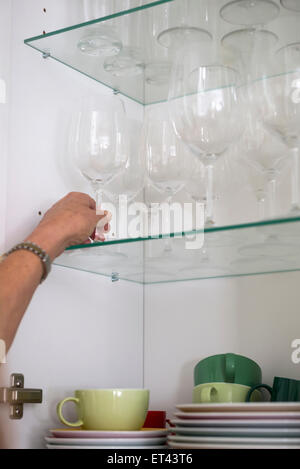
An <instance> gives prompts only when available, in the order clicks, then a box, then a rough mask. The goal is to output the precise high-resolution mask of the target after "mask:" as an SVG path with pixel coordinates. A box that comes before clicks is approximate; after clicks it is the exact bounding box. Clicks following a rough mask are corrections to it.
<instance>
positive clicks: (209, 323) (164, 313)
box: [145, 272, 300, 416]
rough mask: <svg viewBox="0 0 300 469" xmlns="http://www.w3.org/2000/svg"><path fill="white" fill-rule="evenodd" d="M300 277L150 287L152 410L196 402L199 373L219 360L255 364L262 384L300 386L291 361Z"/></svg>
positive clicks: (298, 331)
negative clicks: (286, 381)
mask: <svg viewBox="0 0 300 469" xmlns="http://www.w3.org/2000/svg"><path fill="white" fill-rule="evenodd" d="M299 284H300V273H299V272H295V273H292V274H274V275H265V276H261V275H258V276H256V277H243V278H237V279H219V280H202V281H199V282H197V281H196V282H186V283H185V282H183V283H177V284H175V286H176V287H175V288H174V284H166V285H161V286H159V285H152V286H147V287H146V291H145V331H146V335H145V350H146V353H145V357H146V359H145V386H148V387H150V389H151V406H152V408H153V409H154V408H157V409H167V410H168V413H169V416H172V414H173V412H174V406H175V405H176V404H183V403H189V402H192V389H193V369H194V366H195V365H196V364H197V362H198V361H200V360H202V359H203V358H205V357H207V356H210V355H215V354H218V353H230V352H232V353H238V354H242V355H245V356H247V357H249V358H252V359H254V360H255V361H257V362H258V363H259V365H260V366H261V368H262V372H263V381H264V382H265V383H267V384H270V385H271V384H272V381H273V378H274V376H282V377H287V378H295V379H300V365H299V364H298V365H297V364H294V363H293V362H292V359H291V355H292V351H293V350H294V349H292V348H291V344H292V341H293V340H295V339H300V312H299V310H300V308H299V304H300V291H299Z"/></svg>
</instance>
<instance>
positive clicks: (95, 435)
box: [45, 428, 167, 449]
mask: <svg viewBox="0 0 300 469" xmlns="http://www.w3.org/2000/svg"><path fill="white" fill-rule="evenodd" d="M50 433H51V435H52V436H51V437H46V438H45V440H46V447H47V448H48V449H162V448H166V441H167V430H166V429H165V428H161V429H160V428H158V429H151V428H149V429H146V428H145V429H144V428H143V429H142V430H140V431H92V430H77V429H76V430H68V429H59V430H50Z"/></svg>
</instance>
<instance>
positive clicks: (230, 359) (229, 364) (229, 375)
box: [225, 353, 235, 383]
mask: <svg viewBox="0 0 300 469" xmlns="http://www.w3.org/2000/svg"><path fill="white" fill-rule="evenodd" d="M225 378H226V383H234V379H235V355H234V354H233V353H227V354H226V356H225Z"/></svg>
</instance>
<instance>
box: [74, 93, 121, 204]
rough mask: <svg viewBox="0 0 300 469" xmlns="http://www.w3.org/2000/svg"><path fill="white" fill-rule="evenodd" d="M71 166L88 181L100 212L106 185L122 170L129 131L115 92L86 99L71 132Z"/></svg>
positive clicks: (75, 117) (76, 116) (75, 118)
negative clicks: (72, 164)
mask: <svg viewBox="0 0 300 469" xmlns="http://www.w3.org/2000/svg"><path fill="white" fill-rule="evenodd" d="M70 140H71V150H72V158H73V163H74V165H75V166H76V167H77V168H78V169H79V171H80V173H81V175H82V176H83V177H84V178H85V179H86V180H87V181H89V183H90V184H91V186H92V188H93V190H94V193H95V197H96V210H97V212H98V213H99V212H101V205H102V196H103V191H104V188H105V186H106V185H107V184H108V183H109V182H111V181H112V180H113V179H114V178H115V177H116V176H118V175H119V174H120V172H121V171H123V170H124V168H125V165H126V162H127V159H128V134H127V125H126V119H125V109H124V105H123V102H122V101H121V100H120V99H119V98H118V97H117V96H114V95H111V96H92V97H89V98H88V99H85V100H84V102H83V104H82V106H81V109H80V111H78V112H77V113H76V115H75V116H74V118H73V125H72V129H71V134H70Z"/></svg>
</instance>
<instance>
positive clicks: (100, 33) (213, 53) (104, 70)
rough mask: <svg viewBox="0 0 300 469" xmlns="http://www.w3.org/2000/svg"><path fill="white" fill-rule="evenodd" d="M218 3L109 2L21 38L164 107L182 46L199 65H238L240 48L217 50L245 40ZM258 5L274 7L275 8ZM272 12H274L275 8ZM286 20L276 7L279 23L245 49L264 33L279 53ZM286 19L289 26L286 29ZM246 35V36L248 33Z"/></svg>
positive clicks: (139, 98) (116, 88) (294, 27)
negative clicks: (192, 50) (74, 20)
mask: <svg viewBox="0 0 300 469" xmlns="http://www.w3.org/2000/svg"><path fill="white" fill-rule="evenodd" d="M225 3H226V0H214V1H213V0H177V1H175V0H156V1H154V0H126V1H125V0H115V2H114V5H115V9H114V10H109V15H107V14H105V16H103V14H102V17H98V16H97V17H95V14H97V15H98V14H99V13H94V14H93V15H90V14H89V15H84V14H83V15H82V18H85V19H87V18H89V21H86V22H84V23H83V22H82V23H80V24H76V25H73V26H70V27H68V28H64V29H60V30H57V31H52V32H50V33H47V34H44V35H41V36H36V37H32V38H29V39H25V44H27V45H28V46H30V47H32V48H33V49H36V50H37V51H39V52H41V53H43V54H44V57H51V58H53V59H55V60H57V61H58V62H61V63H63V64H65V65H67V66H69V67H71V68H72V69H74V70H77V71H79V72H80V73H82V74H84V75H86V76H88V77H90V78H92V79H94V80H96V81H98V82H100V83H102V84H104V85H106V86H108V87H110V88H111V89H113V90H114V91H118V92H120V93H121V94H123V95H125V96H127V97H129V98H131V99H133V100H135V101H136V102H138V103H140V104H144V105H146V104H153V103H158V102H163V101H166V100H167V99H168V92H169V81H170V70H171V68H172V64H173V63H174V59H175V57H176V54H177V52H178V49H179V47H182V45H183V44H184V45H188V46H190V44H194V43H197V45H199V54H202V57H203V61H204V62H207V61H209V63H217V62H219V59H220V57H222V60H223V61H224V62H225V65H227V66H234V65H235V66H236V65H237V62H239V60H240V57H239V54H238V56H237V57H235V54H232V52H240V47H238V48H237V49H234V50H233V51H232V50H231V52H230V51H228V47H227V49H226V48H225V47H224V44H222V38H224V37H225V38H227V41H226V42H228V40H229V39H228V38H231V40H230V41H229V42H232V40H233V38H235V37H237V36H240V35H243V36H244V32H243V31H235V30H236V29H237V27H236V26H232V25H230V24H229V23H228V22H227V21H225V19H224V18H223V17H222V15H221V14H220V8H221V7H222V5H224V4H225ZM233 3H234V4H235V3H236V2H233ZM249 3H251V2H249ZM252 3H253V4H254V3H255V5H256V4H259V5H260V4H261V3H263V2H262V1H260V2H252ZM252 3H251V5H252ZM111 4H112V5H113V3H111ZM264 4H266V5H267V6H273V7H274V2H270V1H265V2H264ZM275 7H276V13H278V11H277V10H279V7H278V5H275ZM124 8H125V10H124ZM101 11H102V10H101ZM221 11H222V10H221ZM293 15H294V14H293V12H292V11H289V10H286V9H284V8H281V11H280V16H279V18H278V19H277V20H276V22H272V24H270V25H268V31H267V32H263V33H262V32H259V33H257V34H255V35H253V34H251V31H252V30H250V36H251V37H250V36H249V34H248V35H247V34H246V39H245V38H244V39H245V41H244V42H246V43H247V44H246V46H247V47H248V46H251V48H252V49H253V50H252V52H253V51H256V50H257V49H258V50H261V46H260V42H261V41H262V39H263V40H265V39H266V38H265V36H266V34H268V35H269V36H270V38H271V39H273V41H274V38H275V42H276V39H277V37H278V48H279V47H280V46H283V45H284V44H285V43H286V39H285V36H286V33H289V34H291V35H292V36H295V37H296V36H297V34H298V30H297V25H296V23H295V24H294V22H293ZM91 16H92V17H91ZM287 17H288V21H291V24H290V23H288V25H287V23H286V20H287ZM247 19H249V18H247ZM246 23H247V22H246ZM273 23H274V24H273ZM247 24H248V23H247ZM251 24H252V23H251ZM269 26H270V27H269ZM184 31H185V33H184V34H183V32H184ZM245 31H246V33H247V31H248V33H249V29H248V30H245ZM255 31H256V29H255ZM170 37H171V39H170ZM163 38H164V39H165V40H162V39H163ZM258 40H259V41H260V42H258ZM273 41H271V42H272V43H273ZM284 41H285V42H284ZM209 45H211V47H209ZM227 45H228V44H227ZM231 45H232V44H231ZM273 45H274V46H275V44H273ZM244 47H245V44H244V46H243V47H242V49H243V48H244ZM276 47H277V44H276ZM262 49H263V50H265V48H264V47H262ZM257 55H258V54H257V53H256V56H257ZM263 57H264V59H265V58H266V57H265V55H264V56H263ZM256 60H257V57H256Z"/></svg>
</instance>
